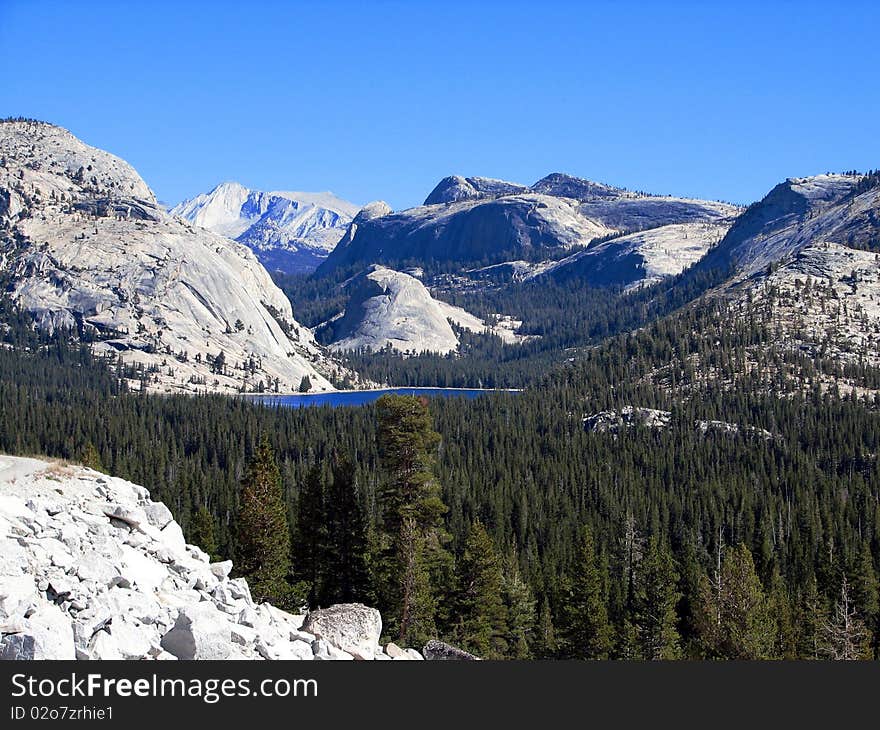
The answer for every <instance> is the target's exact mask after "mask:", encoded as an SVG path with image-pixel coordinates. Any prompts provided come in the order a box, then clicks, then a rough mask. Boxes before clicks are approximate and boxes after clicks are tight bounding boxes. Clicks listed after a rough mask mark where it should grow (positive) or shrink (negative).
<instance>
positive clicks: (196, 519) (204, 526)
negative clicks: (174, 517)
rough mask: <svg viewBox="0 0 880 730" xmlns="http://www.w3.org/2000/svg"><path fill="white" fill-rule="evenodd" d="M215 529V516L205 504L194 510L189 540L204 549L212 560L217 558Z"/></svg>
mask: <svg viewBox="0 0 880 730" xmlns="http://www.w3.org/2000/svg"><path fill="white" fill-rule="evenodd" d="M215 532H216V531H215V529H214V517H213V516H212V515H211V513H210V512H209V511H208V508H207V507H205V505H203V504H202V505H199V508H198V509H197V510H195V511H194V512H193V516H192V519H191V521H190V536H189V540H190V542H191V543H193V544H194V545H198V546H199V547H200V548H201V549H202V550H204V551H205V552H206V553H207V554H208V555H209V556H210V557H211V559H212V560H216V559H217V557H218V556H217V537H216V534H215Z"/></svg>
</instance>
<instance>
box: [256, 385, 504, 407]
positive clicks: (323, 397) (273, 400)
mask: <svg viewBox="0 0 880 730" xmlns="http://www.w3.org/2000/svg"><path fill="white" fill-rule="evenodd" d="M519 392H520V391H518V390H486V389H480V388H385V389H381V390H343V391H337V392H333V393H303V394H299V393H296V394H293V395H257V396H251V397H252V398H253V399H254V400H256V401H258V402H260V403H263V404H265V405H281V406H287V407H288V408H302V407H304V406H332V407H333V408H335V407H336V406H362V405H365V404H367V403H372V402H373V401H375V400H378V399H379V398H380V397H381V396H383V395H385V394H386V393H394V394H396V395H423V396H425V397H427V398H476V397H477V396H481V395H486V394H487V393H519Z"/></svg>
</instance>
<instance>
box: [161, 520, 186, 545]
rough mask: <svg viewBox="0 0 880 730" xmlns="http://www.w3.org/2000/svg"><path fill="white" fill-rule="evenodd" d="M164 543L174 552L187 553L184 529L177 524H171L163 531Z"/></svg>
mask: <svg viewBox="0 0 880 730" xmlns="http://www.w3.org/2000/svg"><path fill="white" fill-rule="evenodd" d="M161 535H162V542H163V543H165V545H166V546H167V547H169V548H171V549H172V550H177V551H181V552H185V551H186V540H185V539H184V537H183V529H182V528H181V527H180V525H178V524H177V523H176V522H169V523H168V524H167V525H165V527H163V528H162V531H161Z"/></svg>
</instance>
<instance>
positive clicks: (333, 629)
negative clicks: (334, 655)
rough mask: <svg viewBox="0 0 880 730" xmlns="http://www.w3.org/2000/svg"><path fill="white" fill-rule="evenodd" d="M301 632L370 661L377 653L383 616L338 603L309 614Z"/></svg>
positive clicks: (376, 612) (348, 604) (374, 610)
mask: <svg viewBox="0 0 880 730" xmlns="http://www.w3.org/2000/svg"><path fill="white" fill-rule="evenodd" d="M302 630H303V631H306V632H308V633H310V634H313V635H314V636H316V637H317V638H320V639H324V640H326V641H327V642H328V643H329V644H331V645H332V646H335V647H336V648H337V649H341V650H342V651H344V652H346V653H348V654H351V655H352V656H354V657H355V658H358V659H372V658H373V657H374V656H375V655H376V654H377V653H378V652H379V637H380V636H381V634H382V616H381V615H380V614H379V612H378V611H377V610H376V609H375V608H369V607H367V606H364V605H363V604H361V603H340V604H337V605H335V606H330V607H329V608H322V609H319V610H317V611H312V612H311V613H309V615H308V616H307V617H306V620H305V623H304V624H303V626H302Z"/></svg>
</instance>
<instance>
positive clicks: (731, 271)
mask: <svg viewBox="0 0 880 730" xmlns="http://www.w3.org/2000/svg"><path fill="white" fill-rule="evenodd" d="M232 239H235V240H232ZM337 240H338V244H337V243H336V242H337ZM334 245H335V248H334ZM261 262H262V264H261ZM318 262H322V263H320V264H319V266H318V270H317V272H316V276H315V277H314V279H313V281H312V282H311V283H312V284H314V285H315V287H316V288H315V289H314V291H316V292H320V294H318V295H312V296H313V297H314V296H321V297H323V296H326V297H328V298H327V299H326V300H324V301H325V302H326V306H324V305H322V307H320V308H318V309H312V310H310V312H312V313H314V312H319V316H313V314H310V315H309V318H310V323H311V324H313V325H315V324H318V323H320V325H319V326H318V327H316V331H315V333H313V332H311V331H310V330H309V329H308V328H306V327H303V326H301V325H300V324H299V323H298V322H297V321H296V319H295V318H294V313H293V311H292V309H291V306H290V302H289V301H288V299H287V298H285V296H284V294H283V293H282V292H281V291H280V290H279V289H278V288H277V287H276V286H275V284H274V283H273V282H272V280H271V278H270V276H269V274H268V273H267V271H266V268H264V266H266V267H269V268H275V269H278V270H281V271H287V272H291V271H305V270H308V269H310V268H312V267H314V266H315V265H316V264H317V263H318ZM709 272H723V276H724V277H726V278H724V279H723V280H722V279H720V278H718V276H717V275H716V276H714V278H713V276H710V275H709ZM0 275H2V278H3V287H4V290H5V291H4V294H5V295H7V296H9V297H11V298H12V299H13V300H14V301H15V302H16V303H17V304H18V305H19V306H20V307H21V308H23V309H24V310H26V311H27V312H29V313H30V314H31V315H32V317H33V321H34V324H35V325H36V326H37V327H39V328H42V329H44V330H46V331H57V330H59V329H65V330H71V331H73V332H75V333H78V334H79V335H81V336H82V337H84V338H85V339H87V340H89V341H92V342H93V343H94V344H93V348H94V349H95V350H96V351H97V352H99V353H101V354H105V355H108V356H114V357H121V358H122V360H123V362H124V363H126V364H127V365H129V366H131V367H134V368H136V369H138V372H139V373H141V375H140V376H139V377H141V378H142V380H143V382H145V383H146V384H147V386H148V387H149V388H150V389H154V390H160V391H166V392H174V391H181V390H182V391H196V390H216V391H220V392H233V391H238V390H243V389H244V390H247V389H260V388H273V389H274V388H278V389H281V390H287V391H290V390H296V389H298V388H299V387H300V385H304V387H309V388H311V389H313V390H321V389H325V390H326V389H330V388H332V387H333V386H332V384H331V383H332V382H336V381H338V380H342V379H343V378H348V381H349V382H352V383H354V382H357V379H356V377H355V375H354V374H352V373H350V372H349V371H348V370H346V369H345V368H344V367H342V366H341V365H340V364H339V363H338V362H337V361H336V360H335V359H334V358H335V355H333V356H331V351H336V352H337V353H339V352H342V351H352V350H355V351H367V352H370V351H373V352H375V351H377V350H383V349H386V348H390V349H393V350H396V351H397V352H400V353H404V354H407V355H413V354H417V353H422V352H435V353H442V354H446V355H451V354H453V353H455V352H456V351H458V350H459V347H460V344H461V339H462V337H461V332H462V330H467V331H469V332H472V333H478V334H487V335H489V334H491V335H496V336H498V337H500V338H501V342H502V343H504V344H506V345H516V344H518V343H522V342H524V341H525V340H529V341H532V340H535V339H538V340H540V339H541V338H544V337H546V335H547V334H548V332H549V330H548V329H547V327H548V326H549V325H547V322H549V321H550V320H547V319H546V318H545V319H544V320H542V321H541V322H538V323H537V326H536V323H535V322H530V323H527V324H528V325H529V327H526V326H523V328H522V332H523V333H530V334H529V336H528V337H524V336H522V335H521V334H520V332H519V331H518V328H520V325H521V324H522V322H521V320H525V318H526V317H527V312H528V310H529V307H523V306H522V301H523V300H522V297H523V296H526V297H532V298H535V297H537V298H540V296H541V292H542V290H541V287H542V282H547V286H548V288H549V287H550V286H551V285H555V284H561V285H563V286H561V287H560V288H559V290H560V291H561V292H562V294H560V293H559V292H557V294H556V296H557V300H556V301H557V303H558V306H559V307H560V309H559V313H557V314H556V315H554V316H555V317H556V319H555V320H554V321H555V322H557V324H558V323H559V322H560V321H561V322H562V323H563V324H565V323H566V322H567V321H568V318H569V314H568V310H567V309H566V308H565V307H566V306H567V305H566V302H568V301H569V300H567V299H564V297H565V296H567V295H566V294H565V293H564V292H566V291H568V292H571V291H575V292H577V291H579V287H587V288H588V289H589V290H590V291H594V290H599V291H603V292H604V291H605V288H607V291H608V292H609V293H608V302H609V303H611V302H612V301H613V302H615V306H627V305H626V301H628V300H625V299H624V297H625V296H626V293H627V292H631V291H633V290H634V289H640V288H642V287H646V286H650V285H653V284H660V283H662V282H667V283H666V284H665V285H664V286H665V287H666V288H665V289H664V288H662V287H661V288H658V289H657V290H656V291H658V292H662V293H663V295H664V296H665V295H666V294H669V293H673V294H675V293H676V292H677V293H678V297H677V298H676V297H672V298H671V300H673V301H675V302H678V303H677V304H676V306H680V305H681V303H682V302H683V303H685V304H686V303H687V302H688V301H691V300H692V299H693V297H694V296H703V295H705V296H708V297H715V298H721V299H723V300H724V301H725V302H726V305H725V306H727V307H728V308H727V312H728V315H729V316H730V317H731V318H732V319H731V326H734V324H735V323H736V322H741V321H744V319H745V318H748V317H750V316H752V315H751V314H750V312H753V311H754V308H755V307H763V308H764V309H765V310H766V312H767V313H768V314H767V318H768V319H769V320H770V321H773V322H774V327H775V328H776V330H777V331H778V337H775V338H774V340H773V341H774V343H775V344H774V347H784V348H789V349H792V350H796V351H797V352H798V353H810V354H811V355H815V356H817V357H832V358H834V359H835V360H839V361H842V362H853V363H861V364H864V363H868V364H876V365H880V175H878V174H877V173H872V174H856V173H849V174H825V175H817V176H814V177H808V178H790V179H788V180H786V181H784V182H782V183H780V184H779V185H777V186H776V187H774V188H773V189H772V190H771V191H770V192H769V193H768V194H767V195H766V196H765V197H764V198H763V199H762V200H761V201H758V202H757V203H754V204H752V205H751V206H749V207H748V208H746V209H743V208H739V207H737V206H733V205H730V204H727V203H721V202H712V201H705V200H696V199H689V198H676V197H670V196H657V195H647V194H643V193H636V192H632V191H628V190H624V189H621V188H616V187H612V186H609V185H605V184H602V183H597V182H592V181H589V180H584V179H580V178H576V177H572V176H569V175H563V174H559V173H554V174H552V175H548V176H547V177H545V178H543V179H542V180H539V181H538V182H537V183H535V184H534V185H531V186H524V185H519V184H517V183H512V182H506V181H503V180H496V179H492V178H485V177H468V178H464V177H456V176H452V177H447V178H444V179H443V180H441V181H440V183H439V184H438V185H437V186H436V187H435V188H434V190H433V191H432V192H431V193H430V194H429V195H428V197H427V198H426V200H425V204H424V205H421V206H418V207H415V208H411V209H408V210H404V211H398V212H394V211H392V210H391V209H390V207H389V206H388V205H386V204H385V203H382V202H374V203H371V204H369V205H367V206H365V207H364V208H362V209H360V210H357V208H356V206H354V205H352V204H350V203H346V202H345V201H342V200H339V199H338V198H336V197H335V196H333V195H332V194H330V193H287V192H260V191H253V190H248V189H247V188H245V187H243V186H241V185H239V184H237V183H223V184H222V185H219V186H218V187H216V188H215V189H214V190H212V191H211V192H210V193H208V194H205V195H200V196H198V197H196V198H194V199H192V200H190V201H186V202H184V203H181V204H180V205H178V206H176V207H175V208H173V209H172V211H171V214H168V213H166V212H165V211H163V210H162V208H161V206H160V205H159V204H158V203H157V202H156V199H155V196H154V195H153V193H152V191H151V190H150V188H149V187H148V186H147V185H146V183H145V182H144V181H143V180H142V179H141V178H140V176H139V175H138V174H137V173H136V172H135V171H134V169H132V168H131V167H130V166H129V165H128V164H127V163H125V162H124V161H123V160H120V159H119V158H117V157H114V156H113V155H111V154H109V153H107V152H104V151H102V150H99V149H96V148H93V147H90V146H88V145H86V144H84V143H83V142H81V141H80V140H78V139H77V138H76V137H74V136H73V135H72V134H70V133H69V132H67V131H66V130H64V129H61V128H60V127H56V126H54V125H51V124H46V123H42V122H34V121H28V120H12V121H5V122H2V123H0ZM704 281H708V282H710V283H709V284H706V285H705V286H703V285H702V284H701V285H700V286H691V284H693V283H694V282H704ZM520 286H528V287H531V288H529V289H528V290H527V291H526V293H525V294H523V291H525V290H523V289H520V288H519V287H520ZM701 286H702V288H701ZM566 287H568V288H567V289H566ZM676 287H677V289H676ZM707 287H708V289H707ZM489 292H491V293H492V294H493V296H491V297H486V296H484V295H486V294H487V293H489ZM681 292H685V293H684V294H681ZM693 292H696V293H693ZM474 294H476V297H475V296H474ZM647 294H648V295H649V296H652V294H651V290H649V291H648V292H647ZM560 296H562V297H563V299H559V297H560ZM603 296H604V294H603ZM480 297H483V298H482V299H481V298H480ZM517 297H520V300H519V303H518V302H517ZM453 301H454V302H456V304H457V306H453V305H452V304H451V303H450V302H453ZM463 302H464V304H462V303H463ZM559 302H561V304H560V303H559ZM620 302H623V304H622V305H620ZM463 306H466V307H467V308H469V309H471V310H472V311H466V309H465V308H463ZM554 306H556V305H554ZM591 306H595V305H591ZM598 306H600V307H603V306H604V302H603V301H602V300H599V305H598ZM499 310H504V311H499ZM531 311H535V308H534V307H532V308H531ZM474 312H479V313H480V316H476V315H475V314H474ZM571 316H572V317H573V318H576V316H577V312H572V315H571ZM2 327H4V324H3V323H2V322H0V331H2ZM538 333H542V334H538ZM316 336H317V340H316ZM469 339H470V338H469ZM319 341H320V343H324V345H326V346H327V347H328V348H329V350H328V349H325V348H324V347H322V345H321V344H319ZM540 345H541V343H540V342H538V343H532V345H530V346H531V347H533V349H535V347H537V346H540ZM548 346H553V345H552V344H551V345H548ZM497 347H499V348H500V347H501V344H500V343H498V344H497ZM221 353H222V358H221V357H220V354H221ZM755 357H756V360H757V359H759V355H758V354H757V353H756V354H755ZM218 358H220V362H219V363H218Z"/></svg>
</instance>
